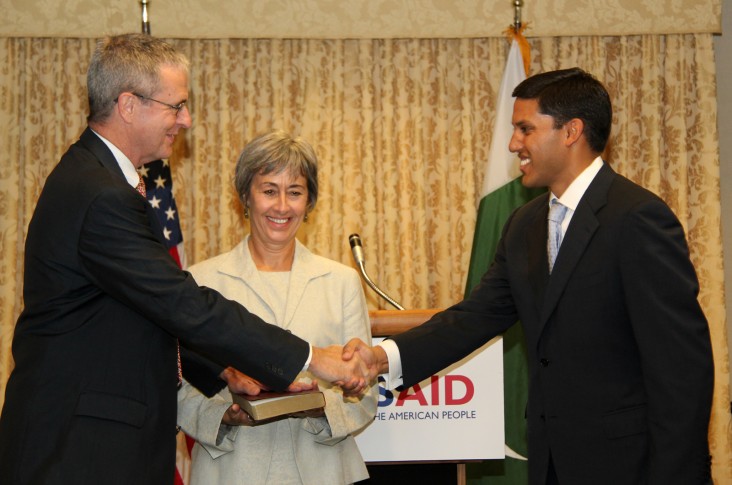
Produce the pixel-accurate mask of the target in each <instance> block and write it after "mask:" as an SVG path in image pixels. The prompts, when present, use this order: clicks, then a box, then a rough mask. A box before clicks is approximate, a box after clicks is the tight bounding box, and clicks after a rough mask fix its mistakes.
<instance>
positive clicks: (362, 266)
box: [348, 234, 404, 310]
mask: <svg viewBox="0 0 732 485" xmlns="http://www.w3.org/2000/svg"><path fill="white" fill-rule="evenodd" d="M348 243H349V244H350V245H351V252H352V253H353V259H354V260H355V261H356V265H357V266H358V269H359V271H360V272H361V276H362V277H363V279H364V281H366V283H367V284H368V285H369V286H370V287H371V289H372V290H374V291H375V292H376V293H378V295H379V296H380V297H381V298H383V299H384V300H386V301H387V302H389V303H390V304H391V305H392V306H393V307H394V308H396V309H397V310H404V307H403V306H401V305H400V304H399V303H397V302H396V301H395V300H394V299H393V298H391V297H390V296H389V295H387V294H386V293H384V292H383V291H381V289H380V288H379V287H378V286H376V284H375V283H374V282H373V281H371V278H369V275H368V274H366V260H365V259H364V257H363V245H362V244H361V237H360V236H359V235H358V234H351V235H350V236H348Z"/></svg>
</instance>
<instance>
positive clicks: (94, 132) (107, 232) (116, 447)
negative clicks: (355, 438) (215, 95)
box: [0, 35, 363, 485]
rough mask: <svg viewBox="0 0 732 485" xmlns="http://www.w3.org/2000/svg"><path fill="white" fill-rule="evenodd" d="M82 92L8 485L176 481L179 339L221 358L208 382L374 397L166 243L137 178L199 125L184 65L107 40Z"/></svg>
mask: <svg viewBox="0 0 732 485" xmlns="http://www.w3.org/2000/svg"><path fill="white" fill-rule="evenodd" d="M87 81H88V91H89V108H90V115H89V128H88V129H87V130H86V131H85V132H84V133H83V134H82V135H81V138H80V140H79V141H78V142H77V143H75V144H74V145H72V146H71V147H70V148H69V150H68V152H67V153H66V154H65V155H64V156H63V158H62V159H61V161H60V162H59V164H58V165H57V166H56V168H55V169H54V170H53V172H52V173H51V174H50V175H49V177H48V179H47V181H46V184H45V187H44V188H43V192H42V193H41V196H40V198H39V200H38V205H37V207H36V210H35V213H34V215H33V219H32V220H31V223H30V227H29V229H28V238H27V241H26V254H25V284H24V299H25V309H24V311H23V313H22V314H21V316H20V319H19V320H18V323H17V325H16V329H15V336H14V339H13V356H14V358H15V369H14V370H13V373H12V375H11V376H10V380H9V381H8V386H7V390H6V398H5V405H4V408H3V412H2V417H1V418H0V482H2V483H4V484H13V485H30V484H44V485H51V484H58V485H68V484H74V485H80V484H88V485H99V484H119V485H131V484H135V485H139V484H149V485H160V484H165V483H173V479H174V470H175V434H176V426H175V425H176V422H175V420H176V385H177V383H178V382H179V379H180V376H179V375H177V374H178V372H179V368H178V366H177V365H176V361H177V349H178V339H179V340H180V343H181V344H184V345H186V346H188V347H190V348H192V349H194V350H197V351H199V352H202V353H204V354H207V355H210V356H215V358H216V360H217V363H218V367H214V368H215V369H217V371H215V372H214V374H213V375H212V376H211V375H209V376H207V375H206V374H205V373H204V374H200V376H201V377H202V379H201V380H210V379H211V378H212V377H216V376H217V375H218V372H219V371H222V369H224V368H225V367H226V366H233V367H235V368H238V369H241V370H242V371H245V372H246V373H247V374H249V375H250V376H252V377H254V378H256V379H258V380H259V381H261V382H262V383H264V384H266V385H269V386H270V387H272V388H275V389H282V388H286V387H288V384H290V383H291V382H292V380H293V379H294V378H295V376H296V375H297V374H298V372H300V371H301V370H303V369H304V368H305V367H307V366H309V369H310V370H311V371H313V372H314V373H315V374H317V375H319V376H321V377H322V378H324V379H326V380H330V381H336V380H342V381H345V383H346V384H347V385H346V387H348V388H350V389H351V390H357V389H358V388H359V387H360V386H362V385H363V377H362V376H357V375H356V371H357V370H358V369H357V366H351V367H350V368H349V367H346V366H343V364H342V363H341V359H340V355H341V354H340V349H319V348H311V347H310V346H309V345H308V343H307V342H304V341H302V340H300V339H299V338H297V337H295V336H293V335H292V334H290V333H288V332H286V331H284V330H281V329H279V328H277V327H275V326H272V325H268V324H266V323H264V322H263V321H262V320H260V319H259V318H257V317H256V316H255V315H252V314H250V313H249V312H248V311H247V310H246V309H245V308H243V307H241V306H240V305H238V304H236V303H234V302H231V301H228V300H226V299H224V298H223V297H222V296H221V295H219V294H218V293H216V292H214V291H212V290H209V289H206V288H199V287H198V286H197V285H196V284H195V282H194V281H193V278H192V277H191V276H190V275H189V274H187V273H185V272H183V271H181V270H180V269H179V268H178V267H177V266H176V264H175V263H174V261H173V260H172V258H171V257H170V256H169V254H168V252H167V250H166V249H165V247H164V245H163V244H162V234H161V231H160V227H159V226H158V225H157V221H156V218H155V215H154V213H153V212H152V209H151V208H150V206H149V204H148V202H147V200H146V199H145V198H144V197H141V196H140V195H141V193H142V194H144V188H143V187H142V186H141V184H140V181H141V178H140V177H139V176H138V174H137V171H136V169H137V168H140V167H141V166H142V165H143V164H145V163H147V162H149V161H152V160H157V159H160V158H167V157H168V156H169V155H170V154H171V152H172V146H173V142H174V140H175V137H176V136H177V134H178V133H179V130H181V129H183V128H188V127H189V126H190V125H191V116H190V113H189V112H188V108H187V106H186V101H187V99H188V62H187V60H186V59H185V58H184V57H183V56H182V55H181V54H179V53H178V52H176V51H175V50H174V49H173V48H172V47H171V46H170V45H168V44H166V43H165V42H163V41H160V40H157V39H154V38H151V37H149V36H143V35H126V36H118V37H112V38H109V39H106V40H105V41H103V42H102V43H100V45H99V47H98V49H97V50H96V52H95V54H94V57H93V58H92V61H91V64H90V67H89V72H88V79H87ZM136 189H137V190H136ZM138 192H140V193H138ZM222 375H224V376H226V375H229V373H228V372H225V373H222ZM194 383H195V382H194Z"/></svg>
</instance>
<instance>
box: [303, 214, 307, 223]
mask: <svg viewBox="0 0 732 485" xmlns="http://www.w3.org/2000/svg"><path fill="white" fill-rule="evenodd" d="M303 221H304V222H308V215H307V213H306V214H305V217H304V218H303Z"/></svg>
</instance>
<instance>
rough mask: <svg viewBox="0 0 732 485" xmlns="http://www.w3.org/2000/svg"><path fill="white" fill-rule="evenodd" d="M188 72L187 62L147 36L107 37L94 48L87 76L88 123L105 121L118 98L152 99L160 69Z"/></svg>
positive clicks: (167, 45) (178, 53)
mask: <svg viewBox="0 0 732 485" xmlns="http://www.w3.org/2000/svg"><path fill="white" fill-rule="evenodd" d="M162 66H171V67H174V68H177V69H181V70H183V71H185V72H186V73H187V72H188V59H186V57H185V56H184V55H183V54H181V53H180V52H178V51H177V50H175V48H174V47H173V46H172V45H170V44H168V43H167V42H165V41H162V40H160V39H157V38H155V37H151V36H149V35H146V34H125V35H117V36H113V37H107V38H105V39H104V40H102V41H100V42H99V44H97V48H96V50H95V51H94V54H93V55H92V58H91V62H90V64H89V70H88V71H87V74H86V87H87V93H88V96H89V116H88V118H87V119H88V121H90V122H102V121H104V120H106V119H107V118H108V117H109V115H110V113H111V112H112V108H113V106H114V103H115V102H116V101H117V98H119V95H120V94H122V93H125V92H131V93H136V94H141V95H143V96H152V94H153V93H154V92H155V91H156V90H157V89H158V87H159V85H160V68H161V67H162Z"/></svg>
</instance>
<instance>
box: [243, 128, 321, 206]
mask: <svg viewBox="0 0 732 485" xmlns="http://www.w3.org/2000/svg"><path fill="white" fill-rule="evenodd" d="M284 171H287V172H290V173H292V174H297V175H302V176H303V177H305V180H306V182H307V188H308V207H307V210H308V212H310V211H311V210H313V208H314V207H315V203H316V202H317V200H318V157H317V156H316V155H315V150H313V147H312V146H311V145H310V143H308V142H306V141H305V140H303V139H302V138H300V137H297V138H293V137H292V136H291V135H289V134H288V133H285V132H284V131H282V130H276V131H272V132H270V133H265V134H263V135H259V136H258V137H256V138H255V139H254V140H252V141H250V142H249V143H248V144H247V146H245V147H244V150H242V152H241V154H240V155H239V159H238V160H237V162H236V170H235V174H234V186H235V187H236V192H237V194H238V195H239V199H240V200H241V202H242V204H244V206H245V207H246V204H247V198H248V197H249V192H250V190H251V188H252V180H253V179H254V176H255V175H257V174H262V175H267V174H269V173H272V172H274V173H281V172H284Z"/></svg>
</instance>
